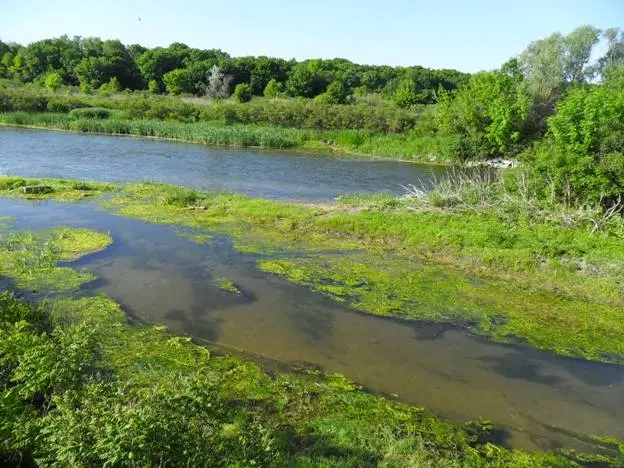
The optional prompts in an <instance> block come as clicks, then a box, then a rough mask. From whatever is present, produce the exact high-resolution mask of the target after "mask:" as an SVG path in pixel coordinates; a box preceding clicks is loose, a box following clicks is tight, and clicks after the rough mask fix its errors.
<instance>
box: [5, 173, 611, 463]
mask: <svg viewBox="0 0 624 468" xmlns="http://www.w3.org/2000/svg"><path fill="white" fill-rule="evenodd" d="M64 185H67V184H64ZM85 188H86V187H85ZM95 190H97V189H96V188H95V187H91V191H95ZM40 196H43V195H40ZM70 198H71V197H69V198H66V199H70ZM6 229H8V226H5V230H4V232H2V233H0V261H1V264H2V265H3V269H2V275H3V277H4V278H8V279H10V280H11V281H12V283H13V287H16V288H18V289H23V288H25V289H27V290H31V291H32V288H31V287H30V285H33V284H36V285H37V287H36V288H35V289H36V290H37V292H38V294H39V295H38V296H37V297H46V303H47V309H46V310H43V309H39V308H37V307H36V306H32V305H30V304H28V303H26V302H24V301H23V300H21V299H19V298H16V297H14V296H11V295H8V294H6V293H1V294H0V311H2V312H0V313H2V320H0V332H2V334H3V336H4V337H5V338H7V339H6V340H3V341H2V344H0V365H1V366H2V368H3V372H4V374H5V375H9V376H10V378H11V382H12V384H11V386H9V387H5V386H4V382H3V381H0V386H1V387H0V391H2V394H3V397H5V399H4V401H5V402H6V401H10V403H11V404H10V405H8V406H7V405H3V406H2V408H1V409H0V411H1V412H2V416H3V423H4V424H3V426H2V428H1V429H0V435H1V436H2V440H3V444H2V445H1V446H0V459H3V460H4V461H6V462H7V463H10V462H11V460H15V459H17V458H22V460H32V459H34V460H35V461H42V460H50V459H53V460H56V461H59V462H67V463H69V462H70V461H72V463H75V462H78V461H79V462H83V463H87V462H90V463H93V464H102V463H106V462H110V463H113V462H116V463H120V464H125V463H126V462H128V463H130V462H135V463H136V462H141V463H145V464H152V463H155V462H156V461H158V460H162V459H166V460H168V461H169V462H170V463H171V464H177V463H178V461H180V462H181V461H185V462H188V461H192V462H193V463H194V464H195V463H197V464H202V463H207V464H232V463H239V464H245V465H248V464H250V463H255V464H258V465H262V466H266V465H282V464H290V465H294V466H319V465H320V466H354V465H355V466H379V465H381V466H397V467H399V466H413V465H417V466H439V465H440V464H444V465H445V466H570V465H572V466H574V465H575V464H577V463H580V464H582V463H583V462H584V461H586V462H592V461H601V462H603V463H605V464H606V465H607V466H610V465H611V466H617V464H618V463H620V459H619V458H618V455H617V447H618V443H619V442H618V441H617V440H609V439H600V438H592V437H590V436H587V437H585V438H586V443H587V444H588V446H591V447H593V449H595V450H597V451H598V454H596V455H587V454H579V453H575V452H573V451H569V450H557V451H556V452H549V453H529V452H524V451H521V450H510V449H508V448H506V447H505V446H504V430H501V429H499V428H496V427H494V426H493V425H492V424H491V423H489V422H487V421H474V422H468V423H466V424H458V423H453V422H449V421H445V420H442V419H440V418H437V417H435V416H433V415H432V414H431V413H429V412H428V411H426V410H423V409H422V408H415V407H411V406H408V405H404V404H400V403H396V402H392V401H389V400H387V399H384V398H380V397H378V396H375V395H371V394H370V393H366V392H364V391H362V390H361V389H360V388H359V387H358V386H357V385H356V384H354V383H353V382H350V381H349V380H347V379H345V378H344V377H342V376H340V375H328V374H323V373H320V372H318V371H309V370H307V371H306V370H300V371H296V372H294V373H293V372H289V373H284V372H283V371H275V370H274V371H272V372H267V371H266V370H264V369H262V368H261V367H259V366H258V365H256V364H253V363H251V362H250V361H247V360H245V359H242V358H239V357H235V356H231V355H223V354H219V355H215V354H213V353H210V352H209V351H207V350H206V349H205V348H202V347H199V346H197V345H195V344H193V343H191V342H190V341H189V340H187V339H185V338H176V337H172V336H171V335H169V334H168V333H166V331H165V330H164V329H163V328H162V327H149V326H131V325H129V324H128V322H127V319H126V316H125V314H124V312H123V311H122V310H121V309H120V307H119V306H118V305H117V304H115V303H114V302H113V301H112V300H110V299H109V298H107V297H104V296H97V297H89V296H86V297H81V298H78V299H77V298H75V292H76V291H77V290H78V288H80V286H81V285H84V284H86V282H88V281H91V280H92V279H93V278H92V277H89V276H85V275H84V273H83V272H80V271H75V270H72V269H69V268H66V267H63V268H60V267H55V266H54V264H55V263H56V262H58V261H61V260H69V259H75V258H77V257H78V256H80V255H84V254H87V253H88V252H93V251H95V250H99V249H101V248H103V247H105V246H106V245H107V244H108V243H109V242H110V237H109V236H107V235H105V234H103V233H98V232H96V231H87V230H84V229H81V230H73V229H66V228H64V229H53V230H51V231H38V232H17V233H10V232H8V231H7V230H6ZM24 271H27V272H28V275H29V278H30V282H29V283H28V285H25V284H24V283H22V282H21V281H22V277H23V273H24ZM68 276H71V277H73V278H75V279H76V281H75V282H74V283H73V284H72V285H68V283H66V282H64V283H63V284H61V283H58V282H57V280H58V279H60V278H62V277H68ZM52 279H55V280H52ZM43 285H46V286H45V287H44V286H43ZM50 291H53V292H54V293H55V294H53V295H50ZM230 293H231V294H237V293H236V292H233V291H232V292H230ZM48 311H49V312H50V315H48V313H47V312H48ZM27 323H28V324H30V325H27ZM7 358H9V359H7ZM32 395H38V396H37V397H36V398H32V397H31V396H32ZM102 428H106V430H103V429H102ZM137 441H140V443H139V442H137ZM501 444H503V445H501ZM206 447H209V448H210V450H206ZM224 460H225V461H224Z"/></svg>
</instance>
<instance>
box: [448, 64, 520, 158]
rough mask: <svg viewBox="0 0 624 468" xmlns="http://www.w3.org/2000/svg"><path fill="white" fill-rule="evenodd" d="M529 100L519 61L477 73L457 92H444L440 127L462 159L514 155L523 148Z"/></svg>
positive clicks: (457, 155)
mask: <svg viewBox="0 0 624 468" xmlns="http://www.w3.org/2000/svg"><path fill="white" fill-rule="evenodd" d="M528 107H529V99H528V95H527V92H526V89H525V87H524V86H523V77H522V74H521V73H520V72H519V69H518V66H517V62H516V61H515V60H512V61H510V62H508V63H507V64H505V65H504V66H503V67H502V69H501V70H500V71H494V72H481V73H477V74H475V75H473V76H472V77H471V78H470V80H469V82H468V84H467V85H466V86H465V87H463V88H460V89H459V90H458V91H457V92H455V93H449V92H446V91H441V92H440V102H439V117H438V120H439V127H440V130H441V132H442V133H445V134H447V135H449V136H451V137H453V138H454V141H455V145H454V148H453V151H454V152H455V153H456V154H455V156H456V157H458V158H459V159H475V158H482V157H496V156H502V155H512V154H515V153H518V152H519V151H520V150H521V149H522V145H521V143H522V141H523V137H524V136H525V128H526V124H527V117H528Z"/></svg>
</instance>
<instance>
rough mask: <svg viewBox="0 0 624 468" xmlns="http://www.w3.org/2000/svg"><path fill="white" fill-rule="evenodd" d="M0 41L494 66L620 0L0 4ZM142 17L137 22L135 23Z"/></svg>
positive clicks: (599, 15)
mask: <svg viewBox="0 0 624 468" xmlns="http://www.w3.org/2000/svg"><path fill="white" fill-rule="evenodd" d="M2 3H3V5H2V6H1V7H0V39H2V40H3V41H6V42H8V41H16V42H19V43H23V44H26V43H29V42H32V41H35V40H38V39H43V38H48V37H54V36H60V35H62V34H68V35H69V36H73V35H79V36H85V37H86V36H99V37H101V38H104V39H111V38H113V39H120V40H121V41H122V42H124V43H126V44H132V43H140V44H143V45H146V46H149V47H153V46H166V45H168V44H170V43H171V42H176V41H177V42H184V43H185V44H188V45H189V46H191V47H198V48H219V49H222V50H224V51H226V52H228V53H229V54H231V55H233V56H240V55H270V56H275V57H283V58H296V59H299V60H300V59H305V58H334V57H344V58H347V59H350V60H352V61H354V62H358V63H370V64H388V65H423V66H426V67H433V68H457V69H459V70H463V71H468V72H472V71H477V70H481V69H492V68H496V67H498V66H500V65H501V64H502V63H503V62H504V61H505V60H506V59H507V58H509V57H511V56H514V55H516V54H518V53H520V52H521V51H522V50H523V49H524V47H525V46H526V45H527V44H528V43H529V42H530V41H532V40H534V39H538V38H540V37H544V36H547V35H549V34H550V33H552V32H555V31H560V32H562V33H568V32H570V31H571V30H572V29H574V28H575V27H577V26H580V25H583V24H591V25H594V26H597V27H600V28H607V27H613V26H617V27H622V28H624V0H446V1H444V0H443V1H434V0H426V1H423V0H385V1H383V0H360V1H354V0H315V1H313V0H263V1H260V0H194V1H189V0H173V1H172V0H168V1H164V0H124V1H121V0H100V1H97V2H95V1H91V0H77V1H74V0H56V1H52V0H3V2H2ZM139 18H141V20H139Z"/></svg>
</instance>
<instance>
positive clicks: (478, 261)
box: [0, 181, 624, 363]
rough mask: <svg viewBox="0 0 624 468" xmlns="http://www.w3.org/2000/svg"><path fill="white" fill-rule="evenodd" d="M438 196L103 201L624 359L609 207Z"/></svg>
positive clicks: (521, 333) (295, 278) (304, 268)
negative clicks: (313, 201) (599, 216)
mask: <svg viewBox="0 0 624 468" xmlns="http://www.w3.org/2000/svg"><path fill="white" fill-rule="evenodd" d="M13 183H15V182H13ZM24 183H28V184H45V185H49V186H50V187H52V188H53V190H52V191H51V193H50V194H48V195H44V196H60V197H63V193H64V191H65V186H64V185H56V184H57V182H55V181H43V182H42V181H28V182H24ZM5 185H7V184H6V183H5ZM0 186H2V184H0ZM13 193H14V194H17V195H20V196H23V192H19V191H18V192H13ZM440 196H441V195H440V194H437V195H436V193H435V192H433V193H432V194H431V195H430V198H429V199H427V200H419V199H410V200H397V199H392V198H388V197H385V198H384V197H378V198H376V199H359V200H358V199H353V198H352V199H345V200H343V202H342V203H339V204H337V205H327V206H304V205H297V204H288V203H280V202H274V201H267V200H259V199H251V198H248V197H245V196H241V195H233V194H211V193H202V192H197V191H193V190H189V189H184V188H178V187H171V186H166V185H158V184H148V183H146V184H130V185H126V186H123V187H120V188H119V191H118V192H116V193H115V195H114V196H113V198H112V199H111V200H109V201H108V202H107V206H108V208H109V209H111V210H113V211H115V212H117V213H119V214H122V215H125V216H130V217H135V218H139V219H143V220H146V221H150V222H157V223H166V224H178V225H184V226H189V227H192V228H197V229H201V230H205V231H220V232H225V233H227V234H229V235H230V236H231V237H232V239H233V241H234V244H235V246H236V247H237V248H239V249H240V250H243V251H247V252H254V253H259V254H261V255H260V257H259V259H258V266H259V268H261V269H263V270H265V271H267V272H271V273H275V274H279V275H281V276H284V277H286V278H288V279H289V280H290V281H292V282H295V283H299V284H303V285H306V286H308V287H310V288H312V289H314V290H317V291H319V292H322V293H323V294H326V295H328V296H329V297H331V298H332V299H334V300H337V301H340V302H345V303H347V304H349V305H351V306H352V307H354V308H356V309H358V310H360V311H362V312H365V313H371V314H378V315H388V316H395V317H400V318H404V319H423V320H434V321H438V322H447V323H453V324H462V325H463V326H465V327H466V328H467V329H469V330H470V331H472V332H473V333H476V334H480V335H484V336H487V337H490V338H492V339H495V340H497V341H501V342H518V341H523V342H528V343H529V344H531V345H533V346H535V347H538V348H541V349H546V350H551V351H553V352H556V353H558V354H562V355H565V356H573V357H579V358H584V359H590V360H597V361H604V362H614V363H622V362H624V344H623V343H622V340H621V336H622V332H624V325H623V323H622V320H621V312H622V307H623V304H622V294H621V284H622V271H624V269H623V268H622V266H623V262H624V246H623V243H622V233H623V232H624V231H623V229H622V223H621V222H620V221H618V219H612V220H610V222H609V223H608V224H605V226H603V228H602V229H601V230H598V231H595V225H596V222H594V221H589V220H588V219H589V218H590V217H591V215H592V213H591V212H581V213H573V212H566V211H562V212H560V213H558V212H557V211H555V210H554V209H546V208H544V209H533V208H530V209H529V208H526V207H525V208H522V206H521V205H518V204H515V203H514V202H509V203H508V204H502V205H497V206H492V205H489V204H485V205H484V206H480V207H477V208H475V207H474V206H473V207H472V208H471V207H464V208H462V207H461V206H459V205H456V206H455V207H454V208H448V207H447V208H440V206H439V205H440V200H439V199H438V198H439V197H440ZM449 200H450V198H449V199H447V202H448V203H449V204H450V201H449ZM433 202H435V203H433ZM453 203H455V204H457V203H458V202H457V201H455V202H453ZM598 221H599V220H598ZM280 253H287V254H288V256H287V257H281V256H280V255H277V256H276V255H275V254H280Z"/></svg>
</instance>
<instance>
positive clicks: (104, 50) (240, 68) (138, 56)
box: [0, 36, 470, 107]
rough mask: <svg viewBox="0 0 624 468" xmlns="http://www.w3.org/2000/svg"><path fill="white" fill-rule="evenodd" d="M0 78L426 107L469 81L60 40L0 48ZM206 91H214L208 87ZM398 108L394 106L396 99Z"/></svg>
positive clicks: (459, 76) (412, 71) (433, 73)
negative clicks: (364, 97)
mask: <svg viewBox="0 0 624 468" xmlns="http://www.w3.org/2000/svg"><path fill="white" fill-rule="evenodd" d="M0 58H1V60H0V78H13V79H18V80H20V81H23V82H25V83H29V82H41V83H42V84H44V83H45V81H46V80H48V83H49V84H51V85H53V86H54V85H57V86H60V85H69V86H80V87H81V88H82V89H83V91H89V90H92V89H98V88H100V87H101V86H102V85H107V84H111V86H113V87H118V88H119V89H121V90H123V89H130V90H142V89H149V90H150V91H152V92H154V93H165V92H166V93H167V94H171V95H178V94H191V95H196V96H203V95H206V94H207V93H209V90H210V88H211V80H212V81H213V83H212V84H213V85H214V81H215V80H219V79H220V80H222V81H225V82H226V83H225V84H226V85H227V86H226V92H227V93H230V94H231V93H232V92H233V91H234V89H235V87H236V85H238V84H246V85H248V86H249V87H250V88H251V93H252V94H253V95H257V96H261V95H263V94H271V93H274V94H275V93H283V94H284V95H286V96H290V97H305V98H314V97H316V96H319V95H321V94H323V93H324V92H326V91H327V89H328V87H330V86H333V89H334V90H338V94H339V95H344V96H345V97H346V96H349V95H353V94H356V95H357V94H369V93H376V94H381V95H382V96H386V97H388V98H391V97H393V96H396V95H397V93H398V94H399V95H400V94H401V93H400V90H401V89H402V88H406V87H407V88H409V89H410V91H411V92H410V97H409V99H408V100H407V101H405V102H398V104H399V105H402V106H406V107H407V106H410V105H414V104H430V103H433V102H434V101H435V93H436V91H437V90H439V89H445V90H449V91H450V90H453V89H455V88H457V87H458V86H459V85H460V84H462V83H465V82H466V81H467V79H468V77H469V76H470V75H469V74H466V73H462V72H459V71H457V70H432V69H428V68H424V67H421V66H411V67H391V66H386V65H358V64H355V63H352V62H350V61H349V60H346V59H340V58H336V59H331V60H322V59H313V60H304V61H302V62H297V61H296V60H284V59H281V58H273V57H264V56H262V57H231V56H230V55H229V54H227V53H225V52H223V51H221V50H218V49H208V50H202V49H195V48H192V47H189V46H187V45H185V44H182V43H178V42H176V43H173V44H171V45H170V46H169V47H155V48H153V49H148V48H145V47H143V46H141V45H138V44H132V45H130V46H126V45H124V44H122V43H121V42H120V41H118V40H105V41H103V40H101V39H99V38H97V37H90V38H81V37H73V38H69V37H67V36H62V37H59V38H54V39H44V40H41V41H37V42H33V43H32V44H29V45H27V46H22V45H19V44H15V43H4V42H2V41H0ZM213 87H214V86H213ZM399 101H401V100H400V98H399Z"/></svg>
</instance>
